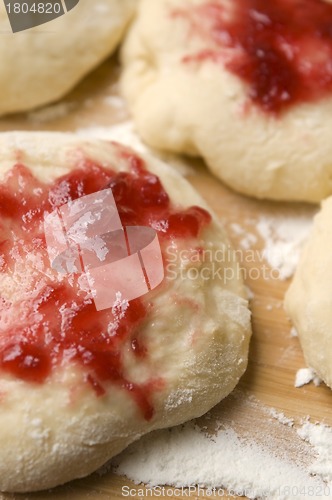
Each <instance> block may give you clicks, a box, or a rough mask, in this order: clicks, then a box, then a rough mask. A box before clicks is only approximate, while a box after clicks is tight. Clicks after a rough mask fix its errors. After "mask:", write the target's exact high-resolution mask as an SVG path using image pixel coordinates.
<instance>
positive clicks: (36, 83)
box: [0, 0, 137, 114]
mask: <svg viewBox="0 0 332 500" xmlns="http://www.w3.org/2000/svg"><path fill="white" fill-rule="evenodd" d="M136 4H137V0H98V2H97V1H91V0H80V2H79V3H78V5H77V6H76V7H74V8H73V9H72V10H71V11H69V12H68V13H66V14H64V15H63V16H61V17H58V18H57V19H55V20H53V21H51V22H49V23H47V24H43V25H41V26H38V27H35V28H33V29H29V30H27V31H22V32H19V33H15V34H12V32H11V28H10V24H9V20H8V17H7V14H6V10H5V7H4V2H0V31H1V37H0V60H1V69H0V88H1V96H0V114H6V113H14V112H18V111H27V110H29V109H32V108H35V107H37V106H41V105H43V104H46V103H49V102H52V101H55V100H57V99H59V98H61V97H62V96H63V95H64V94H66V93H67V92H68V91H69V90H71V89H72V88H73V87H74V85H75V84H76V83H77V82H79V80H81V79H82V78H83V77H84V76H85V75H86V74H87V73H89V71H91V70H92V69H93V68H94V67H96V66H97V65H98V64H99V63H100V62H101V61H103V59H105V58H106V57H107V56H108V55H110V54H111V53H112V52H113V51H114V49H115V48H116V46H117V44H118V43H119V41H120V39H121V37H122V36H123V33H124V30H125V28H126V27H127V25H128V22H129V21H130V20H131V18H132V16H133V14H134V11H135V7H136Z"/></svg>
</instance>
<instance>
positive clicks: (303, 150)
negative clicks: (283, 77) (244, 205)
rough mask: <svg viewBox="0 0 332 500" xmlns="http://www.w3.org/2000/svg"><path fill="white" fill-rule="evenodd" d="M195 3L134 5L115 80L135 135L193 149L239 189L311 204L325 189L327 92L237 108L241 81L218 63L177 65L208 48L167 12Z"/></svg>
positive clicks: (331, 163)
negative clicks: (275, 105)
mask: <svg viewBox="0 0 332 500" xmlns="http://www.w3.org/2000/svg"><path fill="white" fill-rule="evenodd" d="M219 1H220V2H221V3H224V4H228V5H229V0H219ZM204 2H206V0H186V2H183V0H158V1H155V0H142V2H141V3H140V10H139V16H138V18H137V20H136V22H135V23H134V26H133V28H132V30H131V32H130V34H129V36H128V38H127V40H126V43H125V46H124V51H123V62H124V66H125V71H124V76H123V80H122V89H123V93H124V96H125V97H126V98H127V100H128V102H129V106H130V109H131V112H132V115H133V117H134V120H135V122H136V125H137V129H138V131H139V133H140V134H141V136H142V137H143V139H144V140H145V141H146V142H147V143H148V144H149V145H151V146H154V147H156V148H160V149H166V150H171V151H175V152H179V153H186V154H189V155H200V156H202V157H203V158H204V160H205V161H206V163H207V165H208V167H209V168H210V169H211V171H212V172H213V173H214V174H215V175H216V176H217V177H219V178H220V179H222V180H223V181H224V182H225V183H226V184H228V185H229V186H231V187H232V188H234V189H235V190H237V191H240V192H242V193H245V194H248V195H252V196H255V197H258V198H271V199H276V200H305V201H310V202H317V201H320V200H321V199H323V198H324V197H326V196H328V195H329V194H331V193H332V134H331V130H332V129H331V116H332V98H328V99H324V100H321V101H319V102H315V103H313V104H303V105H298V106H295V107H292V108H290V110H289V111H287V112H285V113H284V114H283V115H282V116H281V117H280V118H277V119H275V118H273V117H270V116H267V115H266V114H265V113H264V112H263V111H261V110H260V109H259V108H257V107H255V106H252V107H251V109H249V110H247V111H246V112H243V108H244V104H245V102H246V99H247V91H246V88H245V86H244V84H243V83H242V81H241V80H240V79H239V78H237V77H236V76H234V75H233V74H232V73H230V72H229V71H227V70H225V69H224V68H223V66H222V64H221V63H215V62H209V61H206V62H202V63H197V64H196V63H193V64H184V63H183V62H181V61H182V58H183V57H184V56H187V55H188V54H195V53H197V52H199V51H200V50H202V49H208V48H209V45H208V42H206V43H204V42H202V40H201V39H200V38H199V37H195V36H190V35H189V34H188V32H190V28H188V21H186V19H183V18H181V17H174V16H173V17H172V16H171V15H170V13H171V11H172V9H176V8H181V9H183V8H184V3H185V8H188V9H191V8H192V6H194V5H200V4H202V3H204ZM229 50H232V49H229Z"/></svg>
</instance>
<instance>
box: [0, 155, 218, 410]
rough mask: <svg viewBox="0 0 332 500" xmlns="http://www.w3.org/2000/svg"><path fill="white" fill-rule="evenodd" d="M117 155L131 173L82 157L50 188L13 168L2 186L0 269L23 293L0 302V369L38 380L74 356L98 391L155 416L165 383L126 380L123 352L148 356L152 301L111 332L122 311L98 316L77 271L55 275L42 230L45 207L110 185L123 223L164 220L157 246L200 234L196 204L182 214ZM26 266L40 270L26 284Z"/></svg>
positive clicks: (201, 218) (155, 183)
mask: <svg viewBox="0 0 332 500" xmlns="http://www.w3.org/2000/svg"><path fill="white" fill-rule="evenodd" d="M120 151H121V156H122V161H123V158H124V157H125V160H126V161H127V162H128V163H129V164H130V165H131V171H130V173H124V172H121V173H115V172H113V171H112V170H108V169H105V168H103V167H101V166H99V165H97V164H95V163H93V162H91V161H85V162H84V164H83V165H80V167H79V168H77V169H76V170H74V171H72V172H70V173H69V174H68V175H65V176H63V177H60V178H58V179H56V180H55V181H54V182H53V183H51V184H44V183H42V182H40V181H39V180H37V179H36V178H35V177H34V176H33V175H32V173H31V172H30V170H29V169H28V168H27V167H25V166H24V165H21V164H17V165H15V166H14V167H13V168H12V170H11V171H10V172H9V174H8V175H7V178H6V180H5V181H4V182H3V183H2V184H0V221H1V222H0V266H1V273H6V275H7V276H8V274H9V275H11V274H12V273H13V272H15V276H18V277H19V280H20V282H22V283H23V285H22V287H23V288H26V297H23V298H22V299H21V298H20V300H15V301H13V303H12V302H10V301H8V300H5V299H4V298H1V302H0V328H1V335H0V366H1V370H3V371H6V372H9V373H11V374H12V375H14V376H16V377H18V378H20V379H22V380H25V381H28V382H32V383H42V382H44V381H45V379H46V378H47V377H48V376H49V375H50V373H51V371H52V369H53V367H55V366H58V365H59V364H60V363H61V362H63V361H64V360H65V361H68V360H72V361H73V362H76V363H79V364H81V365H82V366H83V367H84V369H85V370H84V372H85V374H86V376H85V380H86V382H87V383H89V384H90V385H91V387H92V388H93V389H94V391H95V392H96V393H97V394H98V395H103V394H104V393H105V384H106V383H107V382H112V383H113V384H117V385H118V386H121V387H122V388H124V389H125V390H127V391H129V392H130V393H131V395H132V397H133V398H134V400H135V401H136V403H137V405H138V406H139V408H140V410H141V412H142V414H143V415H144V417H145V418H146V419H150V418H151V417H152V416H153V407H152V403H151V395H152V393H153V391H155V390H158V387H160V380H157V379H156V380H150V381H149V382H148V383H146V384H141V385H140V384H136V383H134V382H132V381H131V380H128V379H127V378H126V376H125V374H124V366H123V362H122V353H123V351H124V350H125V351H126V352H127V351H128V350H129V351H131V353H132V355H133V356H135V357H136V358H144V357H145V356H148V352H147V349H146V348H145V346H144V345H142V342H141V341H140V329H141V328H143V327H144V322H145V320H146V317H147V314H148V313H149V308H151V307H152V305H151V304H150V305H146V304H147V303H146V301H145V302H144V303H143V302H142V300H141V299H136V300H133V301H131V302H130V303H129V307H128V308H127V310H126V311H125V315H124V317H123V318H122V319H120V320H119V323H118V324H117V327H116V328H115V329H114V322H115V319H116V316H115V315H116V314H117V313H118V312H119V311H117V310H116V309H114V308H113V309H108V310H105V311H100V312H97V311H96V309H95V306H94V304H93V302H92V301H91V299H88V300H87V298H86V297H87V296H86V294H85V293H82V291H81V289H80V287H79V283H78V280H79V276H78V275H69V276H66V277H65V278H63V277H62V278H59V275H57V274H56V273H55V272H53V271H51V270H50V269H49V268H50V263H49V260H48V255H47V252H46V243H45V239H44V233H43V215H44V212H45V211H48V212H50V211H52V210H53V209H54V208H56V207H57V206H61V205H63V204H64V203H67V202H68V201H69V200H74V199H76V198H78V197H81V196H84V195H87V194H91V193H94V192H96V191H99V190H101V189H105V188H108V187H111V188H112V190H113V194H114V197H115V201H116V203H117V207H118V210H119V213H120V216H121V219H122V222H123V225H149V224H150V225H155V224H154V223H155V222H160V221H163V230H165V227H166V228H167V223H166V225H165V221H166V222H168V228H167V229H166V232H161V233H160V234H159V236H160V238H161V242H162V241H163V240H165V239H169V238H178V237H188V238H190V237H193V238H195V237H197V236H198V234H199V232H200V230H201V228H202V227H203V226H204V225H206V224H208V223H209V221H210V216H209V214H208V213H207V212H205V211H204V210H203V209H201V208H198V207H191V208H188V209H186V210H182V211H180V210H176V209H175V208H174V207H173V206H172V205H171V203H170V200H169V197H168V195H167V193H166V192H165V190H164V188H163V186H162V185H161V183H160V181H159V179H158V178H157V177H156V176H154V175H152V174H151V173H149V172H148V171H146V170H145V169H144V166H143V162H142V160H140V159H139V158H138V157H136V156H134V155H132V154H129V153H128V152H126V151H125V150H120ZM28 262H29V265H28ZM27 267H29V269H31V268H32V269H33V273H34V274H33V276H30V274H29V278H26V277H25V269H26V268H27ZM45 270H46V271H48V275H46V274H45ZM2 276H3V275H2ZM25 278H26V279H27V280H28V281H27V283H25V282H24V279H25ZM59 280H60V281H59ZM22 296H23V294H22V293H21V295H20V297H22ZM73 311H74V313H73ZM112 325H113V327H112ZM110 327H111V329H110ZM109 332H111V333H109Z"/></svg>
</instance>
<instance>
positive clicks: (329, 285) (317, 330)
mask: <svg viewBox="0 0 332 500" xmlns="http://www.w3.org/2000/svg"><path fill="white" fill-rule="evenodd" d="M331 248H332V198H331V197H330V198H328V199H327V200H325V201H324V202H323V204H322V209H321V211H320V212H319V213H318V215H316V217H315V221H314V227H313V230H312V233H311V235H310V237H309V240H308V242H307V244H306V246H305V248H304V251H303V254H302V256H301V260H300V262H299V265H298V268H297V271H296V273H295V276H294V279H293V282H292V284H291V286H290V287H289V290H288V291H287V294H286V299H285V308H286V311H287V313H288V315H289V317H290V318H291V320H292V322H293V324H294V326H295V328H296V330H297V332H298V335H299V339H300V342H301V346H302V349H303V353H304V357H305V360H306V362H307V365H308V366H309V367H310V368H313V369H314V370H315V372H316V373H317V375H318V376H319V377H320V378H321V379H322V380H324V382H325V383H326V384H327V385H328V386H329V387H331V388H332V251H331Z"/></svg>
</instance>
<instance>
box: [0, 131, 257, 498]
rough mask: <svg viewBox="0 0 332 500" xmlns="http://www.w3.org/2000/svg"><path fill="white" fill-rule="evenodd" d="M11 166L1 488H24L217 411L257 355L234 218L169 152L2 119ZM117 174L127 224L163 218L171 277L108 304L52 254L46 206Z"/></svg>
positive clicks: (1, 353) (6, 185)
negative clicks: (156, 154) (163, 157)
mask: <svg viewBox="0 0 332 500" xmlns="http://www.w3.org/2000/svg"><path fill="white" fill-rule="evenodd" d="M142 162H144V163H143V165H144V168H143V167H142ZM138 166H139V170H137V169H138ZM27 169H28V170H27ZM145 169H148V170H145ZM138 171H139V175H138V173H137V172H138ZM119 172H122V173H119ZM126 172H127V173H126ZM151 173H152V174H154V175H155V176H157V177H158V178H159V179H160V181H161V183H162V186H163V187H162V186H160V185H159V184H158V182H157V179H156V177H154V175H151ZM0 174H1V181H0V213H1V220H2V226H1V228H0V231H1V242H2V243H1V255H0V257H1V258H0V266H1V272H0V290H1V299H2V301H1V303H0V311H1V314H0V318H1V320H0V325H1V329H2V332H1V337H0V394H1V401H0V404H1V411H0V450H1V456H0V490H5V491H19V492H24V491H32V490H41V489H44V488H50V487H53V486H56V485H58V484H61V483H64V482H66V481H70V480H71V479H74V478H78V477H83V476H85V475H87V474H89V473H91V472H92V471H94V470H96V469H97V468H98V467H100V466H101V465H102V464H103V463H105V462H106V461H107V460H109V459H110V458H111V457H112V456H114V455H116V454H117V453H119V452H120V451H121V450H123V449H124V448H125V447H126V446H127V445H128V444H129V443H131V442H133V441H134V440H136V439H138V438H139V437H140V436H142V435H143V434H145V433H147V432H149V431H151V430H153V429H158V428H163V427H168V426H173V425H177V424H180V423H182V422H185V421H187V420H189V419H192V418H195V417H198V416H200V415H202V414H204V413H205V412H207V411H208V410H209V409H210V408H211V407H212V406H214V405H215V404H217V403H218V402H219V401H220V400H221V399H222V398H224V397H225V396H227V395H228V394H229V393H230V391H232V390H233V388H234V387H235V385H236V384H237V382H238V381H239V378H240V377H241V375H242V374H243V373H244V371H245V369H246V366H247V358H248V344H249V339H250V335H251V326H250V312H249V309H248V303H247V300H246V298H245V291H244V287H243V283H242V279H241V270H240V268H239V265H238V264H237V262H236V258H235V254H234V253H233V251H232V249H231V247H230V246H229V243H228V240H227V237H226V235H225V234H224V231H223V229H222V228H221V227H220V225H219V223H218V222H217V221H216V220H215V218H214V216H213V215H212V217H211V216H209V215H208V213H207V212H206V210H208V209H207V207H206V205H205V203H204V202H203V200H202V199H201V198H200V196H199V195H198V194H197V193H196V192H195V191H194V189H193V188H192V187H191V186H190V185H189V184H188V182H187V181H185V180H184V179H183V178H182V177H181V176H180V175H179V174H177V173H176V172H175V171H173V170H172V169H171V168H170V167H168V166H167V165H165V164H163V163H161V162H160V161H158V160H156V159H153V158H151V157H146V158H145V159H144V158H143V160H142V157H138V156H137V155H136V154H135V153H134V152H133V150H130V149H128V148H127V147H124V146H122V145H120V144H118V143H111V142H104V141H99V140H92V139H88V138H87V139H85V138H82V137H78V136H75V135H71V134H67V135H65V134H55V133H54V134H50V133H5V134H1V135H0ZM59 177H60V179H59ZM128 179H129V180H128ZM142 183H143V184H142ZM103 186H104V187H103ZM106 186H108V187H111V188H112V190H113V194H114V197H115V200H116V203H117V207H118V210H119V213H120V215H121V217H123V218H124V219H122V223H123V224H124V225H126V224H128V225H142V224H143V225H148V224H149V225H151V226H152V227H153V228H154V229H155V230H156V231H158V236H159V241H160V244H161V248H162V252H163V256H164V263H165V279H164V281H163V283H162V284H161V285H160V286H159V287H158V288H156V289H155V290H153V291H151V292H150V293H148V294H146V295H144V296H143V297H141V298H140V299H137V300H139V302H138V303H137V301H136V302H135V301H133V302H130V303H129V305H128V303H127V304H125V303H123V304H122V303H118V304H117V306H116V305H115V304H114V307H112V309H109V310H106V311H99V312H98V313H97V312H96V310H95V309H93V305H91V303H92V301H91V295H89V293H88V290H87V288H86V285H84V283H85V282H84V280H81V278H80V277H79V278H77V275H70V276H69V277H68V276H66V275H62V274H57V273H56V271H54V270H53V269H51V268H50V263H49V260H48V258H47V254H46V248H45V244H44V245H43V229H42V221H41V220H42V217H43V214H44V213H45V211H47V212H48V211H49V207H50V206H51V207H52V208H56V207H59V206H62V205H63V204H64V203H67V202H68V201H69V200H70V199H72V198H73V197H74V198H76V197H77V196H78V197H80V196H82V195H84V194H87V193H89V192H96V190H97V191H98V190H99V189H104V188H105V187H106ZM135 186H136V187H135ZM164 190H166V192H167V193H168V195H169V197H170V201H168V200H169V199H168V198H167V196H166V194H165V191H164ZM127 193H130V194H127ZM135 200H136V201H135ZM151 200H152V202H153V203H152V202H151ZM4 201H5V202H6V203H4ZM133 203H134V204H137V206H136V205H134V206H133V205H132V204H133ZM192 206H196V208H188V207H192ZM8 207H10V209H9V210H8ZM135 207H136V208H135ZM163 207H164V208H163ZM165 207H168V208H167V210H166V208H165ZM197 207H203V208H204V210H202V209H201V208H197ZM195 214H196V215H195ZM124 221H126V223H125V222H124ZM22 228H23V229H22ZM14 235H15V236H14ZM8 242H9V243H8ZM75 276H76V277H75ZM120 302H121V301H120ZM86 308H87V309H86ZM142 308H143V311H144V314H143V313H142ZM137 318H138V319H137ZM132 325H134V326H132ZM31 343H32V344H31ZM26 352H27V354H24V353H26ZM105 356H106V358H105ZM112 356H114V358H113V357H112ZM113 359H114V361H113ZM105 360H106V361H107V362H106V361H105ZM110 360H111V361H110Z"/></svg>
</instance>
